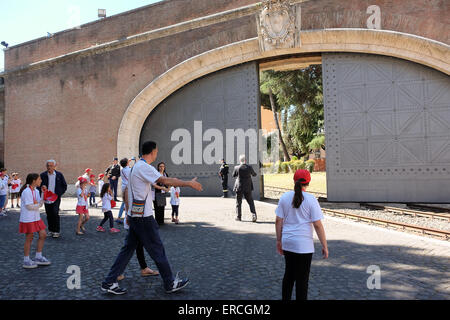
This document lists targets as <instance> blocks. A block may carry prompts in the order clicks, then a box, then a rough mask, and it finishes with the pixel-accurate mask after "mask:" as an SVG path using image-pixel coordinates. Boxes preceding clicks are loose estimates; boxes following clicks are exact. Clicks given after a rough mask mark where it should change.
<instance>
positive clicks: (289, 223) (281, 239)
mask: <svg viewBox="0 0 450 320" xmlns="http://www.w3.org/2000/svg"><path fill="white" fill-rule="evenodd" d="M310 181H311V175H310V173H309V171H308V170H304V169H299V170H297V171H296V172H295V174H294V182H295V187H294V191H288V192H286V193H284V194H283V195H282V196H281V198H280V200H279V202H278V207H277V209H276V210H275V213H276V215H277V217H276V220H275V229H276V235H277V251H278V253H279V254H280V255H284V257H285V262H286V268H285V273H284V277H283V285H282V299H283V300H291V297H292V289H293V287H294V284H295V287H296V288H295V289H296V298H297V300H306V299H307V297H308V280H309V271H310V267H311V259H312V255H313V253H314V242H313V227H314V229H315V230H316V233H317V236H318V237H319V240H320V243H321V244H322V254H323V258H324V259H326V258H328V246H327V240H326V237H325V230H324V228H323V225H322V222H321V219H323V214H322V209H321V208H320V205H319V202H318V201H317V199H316V198H315V197H314V196H313V195H312V194H310V193H307V192H304V191H305V190H306V188H307V186H308V185H309V182H310Z"/></svg>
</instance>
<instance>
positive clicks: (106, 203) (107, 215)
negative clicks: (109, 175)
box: [96, 183, 120, 233]
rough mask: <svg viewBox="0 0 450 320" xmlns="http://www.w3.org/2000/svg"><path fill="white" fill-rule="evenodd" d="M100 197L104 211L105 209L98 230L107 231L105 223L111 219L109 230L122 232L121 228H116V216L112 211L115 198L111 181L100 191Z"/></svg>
mask: <svg viewBox="0 0 450 320" xmlns="http://www.w3.org/2000/svg"><path fill="white" fill-rule="evenodd" d="M100 198H101V199H102V211H103V216H104V217H103V220H102V222H100V224H99V225H98V227H97V229H96V230H97V231H100V232H105V229H104V228H103V224H104V223H105V222H106V221H108V220H109V231H110V232H111V233H117V232H120V230H119V229H116V228H114V218H113V214H112V211H111V200H112V199H113V192H112V190H111V187H110V185H109V183H105V184H104V185H103V187H102V191H101V192H100Z"/></svg>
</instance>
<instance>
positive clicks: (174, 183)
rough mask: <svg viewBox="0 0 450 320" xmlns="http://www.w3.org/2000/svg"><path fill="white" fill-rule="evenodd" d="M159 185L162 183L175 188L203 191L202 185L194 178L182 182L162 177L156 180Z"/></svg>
mask: <svg viewBox="0 0 450 320" xmlns="http://www.w3.org/2000/svg"><path fill="white" fill-rule="evenodd" d="M156 182H158V183H162V184H164V185H166V186H174V187H189V188H192V189H194V190H197V191H203V187H202V185H201V184H200V183H199V182H198V181H197V178H194V179H192V180H189V181H187V180H180V179H177V178H169V177H164V176H161V177H159V179H158V180H156Z"/></svg>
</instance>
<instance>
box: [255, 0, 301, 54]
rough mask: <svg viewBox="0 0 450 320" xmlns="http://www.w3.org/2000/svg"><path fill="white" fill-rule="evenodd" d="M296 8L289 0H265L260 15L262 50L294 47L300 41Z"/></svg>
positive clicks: (259, 25)
mask: <svg viewBox="0 0 450 320" xmlns="http://www.w3.org/2000/svg"><path fill="white" fill-rule="evenodd" d="M296 9H298V11H300V8H299V7H298V8H297V7H296V6H291V5H290V4H289V1H286V0H285V1H283V0H265V1H263V3H262V11H261V13H260V15H259V24H258V27H259V39H260V46H261V50H263V51H267V50H273V49H279V48H294V47H295V45H296V44H297V42H298V41H296V40H297V39H296V38H298V39H299V37H297V29H296V19H297V15H296V11H297V10H296Z"/></svg>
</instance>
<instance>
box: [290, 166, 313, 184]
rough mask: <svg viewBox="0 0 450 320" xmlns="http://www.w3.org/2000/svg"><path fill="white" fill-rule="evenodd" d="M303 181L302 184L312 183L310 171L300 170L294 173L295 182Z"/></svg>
mask: <svg viewBox="0 0 450 320" xmlns="http://www.w3.org/2000/svg"><path fill="white" fill-rule="evenodd" d="M298 180H301V181H300V182H302V183H309V182H310V181H311V174H310V173H309V171H308V170H305V169H298V170H297V171H295V173H294V182H297V181H298Z"/></svg>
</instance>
